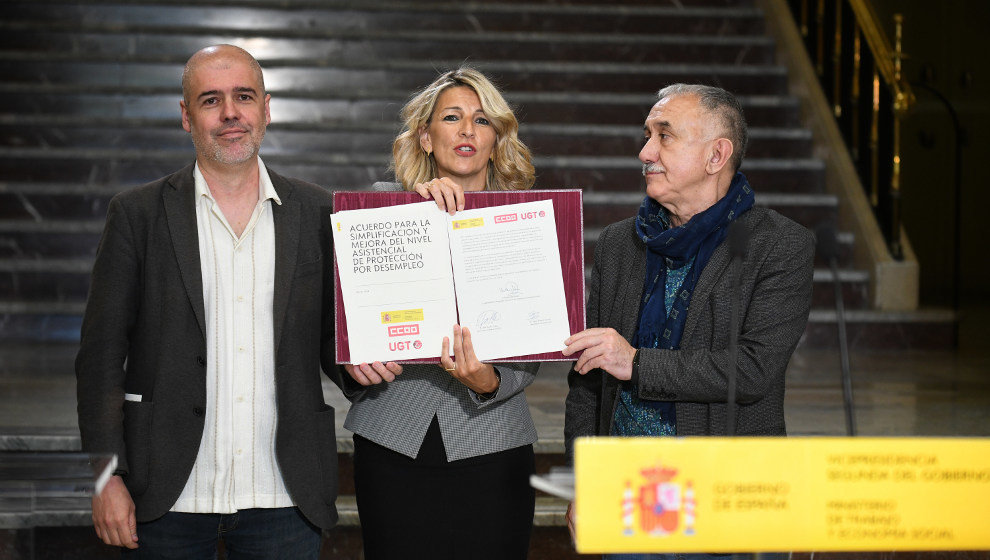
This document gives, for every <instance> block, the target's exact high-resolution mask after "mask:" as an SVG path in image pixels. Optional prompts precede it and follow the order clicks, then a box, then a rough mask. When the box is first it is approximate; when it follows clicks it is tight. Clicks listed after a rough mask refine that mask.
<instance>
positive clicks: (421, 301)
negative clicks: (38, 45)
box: [331, 201, 563, 364]
mask: <svg viewBox="0 0 990 560" xmlns="http://www.w3.org/2000/svg"><path fill="white" fill-rule="evenodd" d="M448 217H449V216H448V215H447V214H445V213H444V212H441V211H440V210H439V209H438V208H437V205H436V202H433V201H428V202H421V203H415V204H405V205H399V206H389V207H385V208H368V209H361V210H346V211H343V212H338V213H336V214H333V215H332V216H331V218H332V220H333V235H334V239H333V241H334V252H335V253H336V256H337V271H338V274H339V277H340V284H341V292H342V293H343V298H344V302H343V303H344V314H345V317H346V319H347V333H348V339H349V345H350V361H351V363H355V364H359V363H365V362H367V363H370V362H374V361H381V362H387V361H397V360H411V359H417V358H431V357H436V356H439V355H440V348H441V342H442V341H443V337H444V336H449V335H450V333H451V329H452V327H453V325H454V324H455V323H456V322H457V310H456V307H455V299H454V285H453V282H452V277H451V271H450V250H449V245H448V239H447V231H446V228H447V227H448V220H447V218H448ZM561 340H563V339H561Z"/></svg>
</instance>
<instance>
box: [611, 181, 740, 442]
mask: <svg viewBox="0 0 990 560" xmlns="http://www.w3.org/2000/svg"><path fill="white" fill-rule="evenodd" d="M754 200H755V196H754V194H753V189H752V188H750V186H749V182H748V181H747V180H746V176H745V175H743V174H742V173H739V172H736V175H735V176H734V177H733V178H732V183H731V184H730V185H729V191H728V193H726V195H725V196H724V197H722V198H721V199H719V201H718V202H716V203H715V204H714V205H713V206H711V207H710V208H708V209H707V210H705V211H704V212H701V213H699V214H695V215H694V216H692V217H691V219H690V220H689V221H688V222H687V223H686V224H683V225H681V226H677V227H670V221H669V218H668V216H667V211H666V209H664V208H663V207H662V206H660V204H659V203H658V202H656V201H655V200H653V199H652V198H650V197H646V199H645V200H643V204H642V205H641V206H640V208H639V215H638V216H636V232H637V233H638V234H639V237H640V239H642V240H643V243H645V244H646V247H647V252H646V279H645V283H644V285H643V298H642V300H641V301H640V313H639V326H638V328H637V329H636V335H635V336H634V337H633V347H635V348H661V349H668V350H676V349H678V348H680V344H681V335H682V334H683V332H684V324H685V322H686V320H687V310H688V305H689V304H690V303H691V294H692V293H693V292H694V288H695V286H696V285H697V284H698V278H699V277H700V276H701V272H702V271H703V270H704V269H705V265H706V264H708V260H709V259H710V258H711V256H712V254H713V253H714V252H715V249H716V248H717V247H718V246H719V245H720V244H721V243H722V242H723V241H724V240H725V238H726V236H727V235H728V234H729V224H731V223H732V221H733V220H735V219H736V218H738V217H739V216H740V215H742V214H743V213H744V212H746V211H747V210H749V209H750V208H752V206H753V202H754ZM684 267H688V269H687V270H686V271H683V268H684ZM668 273H670V274H671V275H672V276H674V275H676V276H683V280H682V282H681V283H680V287H679V288H678V289H677V292H676V294H673V296H674V297H673V301H672V303H671V305H670V306H669V311H668V306H667V305H666V304H665V299H666V298H665V297H663V296H664V295H665V289H666V287H667V275H668ZM675 283H676V282H675ZM657 295H659V296H661V297H654V296H657ZM629 385H630V384H629V383H624V384H623V391H622V392H623V395H622V400H623V404H624V405H625V409H626V410H622V408H623V406H622V405H620V408H619V409H617V410H616V421H617V424H624V425H623V426H618V425H617V426H616V428H617V429H616V430H615V432H616V433H617V435H632V434H631V433H629V432H628V430H629V429H632V430H633V431H635V432H641V431H644V430H645V431H647V432H651V431H652V430H653V428H650V427H649V424H651V423H652V422H644V421H643V420H646V418H641V419H640V420H637V419H636V417H637V416H641V414H637V410H636V409H637V408H640V407H643V406H646V407H648V408H650V409H653V410H652V411H649V410H641V411H639V412H642V413H647V414H651V415H654V416H655V417H657V418H661V419H662V424H663V426H659V427H658V428H657V429H659V430H660V431H661V432H672V431H673V430H674V426H675V425H676V418H675V416H674V406H673V403H670V402H659V401H640V400H639V399H638V398H636V394H637V393H638V390H637V389H636V388H633V387H631V386H629ZM627 413H629V414H631V416H630V417H625V415H626V414H627ZM628 424H638V425H639V426H631V425H628ZM644 424H646V425H644ZM664 426H666V428H664ZM642 435H660V434H653V433H644V434H642Z"/></svg>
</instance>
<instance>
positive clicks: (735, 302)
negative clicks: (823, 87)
mask: <svg viewBox="0 0 990 560" xmlns="http://www.w3.org/2000/svg"><path fill="white" fill-rule="evenodd" d="M658 97H659V100H658V101H657V103H656V105H654V106H653V108H652V110H651V111H650V114H649V116H648V117H647V119H646V123H645V126H644V132H645V145H644V146H643V149H642V151H640V154H639V158H640V160H641V161H642V162H643V174H644V176H645V178H646V195H647V196H646V198H645V199H644V201H643V205H642V207H641V208H640V211H639V214H638V216H636V217H632V218H628V219H626V220H623V221H621V222H617V223H615V224H612V225H610V226H608V227H607V228H605V230H604V231H603V232H602V234H601V237H600V238H599V240H598V244H597V246H596V249H595V264H594V269H593V272H592V276H591V279H590V281H589V292H590V293H589V301H588V306H587V324H588V327H589V328H588V329H587V330H585V331H582V332H580V333H578V334H575V335H573V336H571V337H570V338H568V339H567V341H566V344H567V345H568V346H567V349H566V350H565V351H564V353H565V354H567V355H573V354H578V353H580V356H579V358H578V360H577V361H576V362H575V363H574V366H573V368H572V370H571V372H570V374H569V376H568V385H569V387H570V390H569V392H568V395H567V406H566V417H565V429H564V431H565V438H566V446H567V453H568V456H571V457H572V456H573V455H572V453H573V444H574V439H575V438H577V437H581V436H592V435H630V436H634V435H645V436H664V435H681V436H700V435H725V431H726V424H727V422H726V420H727V418H726V414H727V409H729V410H731V409H732V408H734V409H735V415H734V418H733V419H734V425H735V426H736V435H749V436H752V435H768V436H769V435H780V436H782V435H785V428H784V371H785V369H786V367H787V362H788V360H789V359H790V356H791V353H792V352H793V351H794V348H795V346H796V345H797V343H798V340H799V339H800V338H801V335H802V333H803V332H804V329H805V325H806V324H807V320H808V312H809V310H810V307H811V288H812V272H813V264H812V260H813V256H814V245H813V238H812V235H811V233H810V232H809V231H808V230H807V229H805V228H804V227H801V226H800V225H798V224H796V223H794V222H792V221H791V220H789V219H787V218H785V217H783V216H781V215H779V214H778V213H776V212H774V211H772V210H768V209H766V208H761V207H754V206H753V191H752V189H751V188H750V186H749V184H748V182H747V181H746V178H745V176H744V175H743V174H742V173H739V172H738V168H739V165H740V163H741V162H742V156H743V154H744V152H745V148H746V140H747V137H746V122H745V120H744V118H743V114H742V109H741V107H740V106H739V103H738V101H737V100H736V99H735V97H734V96H733V95H732V94H730V93H728V92H726V91H725V90H722V89H719V88H714V87H708V86H697V85H684V84H675V85H673V86H669V87H667V88H664V89H662V90H660V92H659V93H658ZM730 225H731V226H733V229H734V231H740V232H741V233H739V234H734V235H735V236H736V237H735V239H733V240H731V241H732V242H741V243H739V244H745V246H744V251H733V252H734V253H736V254H737V255H739V254H740V253H742V252H744V253H745V257H744V258H740V259H739V262H737V263H735V264H733V260H734V259H733V258H732V255H731V254H730V247H729V246H730V244H732V243H730V239H729V236H728V230H729V227H730ZM736 286H738V287H736ZM732 306H736V310H737V311H738V313H739V315H738V317H739V321H738V325H739V326H738V328H737V329H736V332H730V314H731V312H732V309H731V308H732ZM732 336H737V337H738V339H737V340H738V353H737V356H736V357H735V360H734V361H732V358H731V356H730V352H729V343H730V337H732ZM733 368H734V369H735V371H736V372H737V376H738V385H737V389H736V404H735V405H734V406H733V407H729V406H728V405H727V400H728V386H729V372H730V371H732V370H733ZM568 513H569V515H568V518H569V523H571V524H572V523H573V519H572V516H571V515H570V510H569V511H568Z"/></svg>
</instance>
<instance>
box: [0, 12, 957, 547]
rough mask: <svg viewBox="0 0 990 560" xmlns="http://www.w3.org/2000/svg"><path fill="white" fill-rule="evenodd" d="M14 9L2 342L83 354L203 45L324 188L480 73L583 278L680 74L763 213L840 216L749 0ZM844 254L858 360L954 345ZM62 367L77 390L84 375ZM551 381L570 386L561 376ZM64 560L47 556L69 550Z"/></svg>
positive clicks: (632, 198)
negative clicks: (118, 238) (505, 108)
mask: <svg viewBox="0 0 990 560" xmlns="http://www.w3.org/2000/svg"><path fill="white" fill-rule="evenodd" d="M2 10H3V17H2V18H0V76H3V79H2V81H0V343H5V344H13V345H15V346H20V347H25V348H34V347H35V346H33V345H35V344H39V343H54V344H56V345H57V347H59V348H63V350H62V351H63V352H71V350H64V348H71V346H72V344H73V343H74V342H75V341H77V340H78V332H79V325H80V321H81V315H82V312H83V309H84V305H85V297H86V292H87V289H88V283H89V272H90V269H91V266H92V261H93V257H94V254H95V249H96V245H97V243H98V241H99V237H100V233H101V231H102V228H103V221H104V216H105V213H106V208H107V203H108V201H109V200H110V198H111V197H112V196H113V195H114V194H116V193H117V192H120V191H122V190H125V189H128V188H131V187H133V186H135V185H138V184H142V183H144V182H147V181H151V180H153V179H156V178H158V177H160V176H162V175H164V174H166V173H169V172H171V171H173V170H175V169H177V168H179V167H180V166H182V165H184V164H186V163H188V162H189V161H191V160H192V158H193V150H192V145H191V142H190V141H189V138H188V135H187V134H186V133H185V132H184V131H182V129H181V126H180V122H179V106H178V101H179V98H180V95H181V92H180V87H179V77H180V74H181V71H182V66H183V64H184V62H185V60H186V59H187V58H188V56H189V55H190V54H191V53H192V52H194V51H196V50H198V49H199V48H201V47H203V46H205V45H208V44H215V43H234V44H237V45H240V46H243V47H245V48H246V49H248V50H249V51H251V52H252V53H253V54H254V55H255V56H256V57H257V58H258V60H259V61H260V62H261V64H262V66H263V67H264V68H265V77H266V86H267V88H268V90H269V92H270V93H271V94H272V102H271V109H272V119H273V122H272V125H271V126H270V128H269V131H268V134H267V138H266V140H265V145H264V147H263V149H262V156H263V157H264V158H265V161H266V162H267V163H268V164H269V165H270V166H271V167H272V168H274V169H276V170H278V171H279V172H280V173H283V174H285V175H290V176H296V177H299V178H302V179H306V180H309V181H312V182H314V183H317V184H320V185H323V186H326V187H327V188H332V189H348V190H353V189H363V188H367V187H368V186H369V185H370V184H371V183H372V182H374V181H379V180H388V179H390V176H389V175H388V173H387V169H386V168H387V165H388V157H389V154H390V143H391V139H392V137H393V136H394V134H395V132H396V130H397V126H398V122H397V119H398V117H397V113H398V110H399V108H400V107H401V106H402V104H403V103H404V102H405V101H406V100H407V99H408V97H409V95H410V94H411V93H412V92H413V91H414V90H416V89H417V88H420V87H422V86H424V85H425V84H427V83H429V82H430V81H432V79H433V78H434V77H435V76H436V75H437V72H438V71H440V70H446V69H449V68H452V67H455V66H457V65H459V64H462V63H468V64H471V65H473V66H476V67H478V68H480V69H482V70H483V71H485V72H486V73H488V74H489V75H490V76H492V78H493V79H494V80H495V81H496V82H497V83H498V84H499V85H500V86H501V88H502V89H503V91H504V92H505V93H506V96H507V97H508V98H509V101H510V103H512V104H513V106H514V107H516V109H517V115H518V116H519V119H520V121H521V123H522V127H521V136H522V138H523V140H524V141H525V142H527V144H528V145H529V146H530V147H531V148H532V150H533V153H534V154H535V156H536V159H535V164H536V168H537V183H536V188H581V189H583V190H584V199H585V208H584V215H585V254H586V256H587V258H588V264H589V265H590V259H591V256H592V255H593V249H594V244H595V240H596V239H597V237H598V233H599V232H600V231H601V228H603V227H604V226H605V225H607V224H608V223H610V222H613V221H615V220H618V219H621V218H624V217H626V216H629V215H631V214H633V213H634V212H635V210H636V208H637V206H638V204H639V203H640V201H641V200H642V196H643V193H642V186H643V181H642V176H641V174H640V165H639V162H638V161H637V159H636V154H637V153H638V151H639V148H640V143H641V137H642V123H643V119H644V117H645V116H646V114H647V112H648V110H649V108H650V106H651V105H652V104H653V101H654V99H655V97H654V93H653V92H655V91H656V90H657V89H659V88H660V87H662V86H663V85H666V84H668V83H672V82H676V81H687V82H704V83H711V84H718V85H721V86H723V87H726V88H727V89H730V90H732V91H734V92H736V93H737V94H738V95H739V96H740V99H741V102H742V104H743V107H744V109H745V112H746V115H747V119H748V121H749V123H750V131H751V144H750V149H749V153H748V157H747V159H746V160H745V162H744V164H743V169H742V170H743V171H744V172H745V173H746V174H747V175H748V177H749V179H750V182H751V183H752V184H753V185H754V187H755V189H756V191H757V204H760V205H764V206H769V207H772V208H775V209H777V210H778V211H780V212H782V213H784V214H785V215H788V216H790V217H791V218H793V219H795V220H796V221H798V222H799V223H801V224H803V225H805V226H807V227H808V228H810V229H814V228H815V227H816V226H818V225H819V224H822V223H826V222H834V221H835V219H836V215H837V212H838V211H839V210H838V209H839V207H840V204H839V200H838V198H837V195H836V194H833V193H830V192H827V190H826V187H825V180H824V174H825V165H824V164H823V162H822V161H821V159H819V158H818V157H816V155H815V150H814V147H813V146H814V143H813V140H814V139H813V138H812V133H811V131H810V129H809V127H807V126H806V123H804V122H802V117H801V113H800V111H799V103H798V100H797V98H796V96H795V94H794V93H792V92H791V91H790V90H789V86H788V80H787V69H786V68H785V67H784V66H781V65H779V64H778V63H777V62H776V61H775V55H774V47H775V42H774V38H773V37H771V36H770V35H769V34H768V33H767V26H766V24H765V21H764V13H763V12H762V11H761V10H760V9H759V8H757V7H756V6H755V5H754V3H753V2H752V1H751V0H616V1H612V2H609V1H606V0H597V1H596V0H543V1H538V0H528V1H527V0H497V1H490V2H454V1H452V0H428V1H412V0H381V1H371V0H364V1H357V0H236V1H235V0H204V1H199V2H193V1H192V0H76V1H59V0H9V1H6V2H4V5H3V8H2ZM839 242H840V264H839V279H840V280H841V281H842V286H843V294H844V296H845V306H846V309H847V310H849V316H850V320H851V323H850V325H849V334H850V338H851V345H852V347H853V348H854V349H875V348H908V347H916V348H917V347H929V348H942V349H944V348H949V347H951V345H952V344H953V342H954V335H953V324H952V318H951V316H948V317H947V316H946V314H944V313H938V312H934V313H884V312H879V311H875V310H874V309H872V304H871V294H870V285H871V284H870V281H871V279H870V273H869V272H868V271H866V270H863V269H860V268H857V267H856V266H855V265H854V264H853V260H852V258H851V255H852V253H853V247H854V245H855V244H856V243H861V242H862V240H860V239H856V238H855V236H854V235H852V234H851V233H849V232H840V234H839ZM833 280H834V278H833V275H832V273H831V272H830V271H829V269H828V267H827V266H826V263H823V262H817V263H816V271H815V287H814V310H813V312H812V316H811V321H810V322H809V326H808V329H807V331H806V333H805V337H804V339H803V340H802V343H801V347H802V348H805V349H809V348H810V349H820V348H829V347H832V346H834V345H835V337H836V334H835V316H834V312H833V311H831V310H832V298H833V292H832V290H833V285H832V281H833ZM38 348H46V346H38ZM42 351H43V350H42ZM58 363H59V364H60V365H59V366H57V367H62V368H64V367H69V368H71V360H62V361H61V362H58ZM62 374H63V377H64V382H71V378H72V376H71V369H70V371H66V372H62ZM547 379H548V380H549V379H555V380H556V382H557V383H558V384H559V383H560V382H561V376H560V372H557V376H556V377H548V378H547ZM328 394H329V393H328ZM550 394H551V395H552V396H553V399H555V400H553V402H548V404H547V409H548V410H551V411H553V412H552V414H562V412H561V411H562V407H563V403H562V393H561V391H560V390H559V387H558V390H557V392H551V393H550ZM328 398H329V397H328ZM554 422H555V421H554ZM554 422H551V423H550V424H551V425H553V426H555V428H554V430H559V428H560V424H559V423H554ZM538 424H539V422H538ZM3 429H4V430H7V433H3V434H0V450H11V449H34V450H43V451H67V450H73V449H77V448H78V439H77V435H76V434H73V433H72V430H73V429H74V425H73V424H69V427H67V428H63V429H62V431H58V430H56V431H55V432H54V433H52V432H46V431H45V430H42V429H37V428H36V427H35V428H33V427H32V426H22V427H21V429H22V433H11V432H10V430H9V428H8V427H3ZM561 437H562V433H558V432H557V431H554V432H552V433H543V432H541V434H540V443H539V444H538V452H539V453H540V458H539V463H538V464H539V467H540V469H542V470H544V471H545V470H546V469H547V468H549V466H551V465H554V464H559V463H561V462H562V457H561V452H562V441H561ZM12 442H13V443H12ZM16 442H21V443H16ZM24 442H28V443H24ZM338 451H339V455H340V458H341V465H342V474H341V488H342V491H343V493H344V494H345V496H344V497H342V501H341V502H340V503H341V508H342V512H343V513H344V514H345V515H343V516H342V519H343V521H344V524H343V527H342V528H341V529H340V530H339V531H338V534H337V536H336V537H335V538H336V539H337V540H338V541H339V542H342V543H352V545H353V546H351V548H346V546H344V545H342V546H344V548H342V549H341V550H340V551H336V552H334V551H330V552H328V551H326V550H325V551H324V557H326V558H351V557H357V556H354V554H357V553H356V552H355V551H356V550H359V548H360V538H359V532H357V529H356V514H355V512H354V509H353V507H351V508H350V509H348V507H349V506H348V504H352V502H351V501H348V500H349V498H347V497H346V494H348V493H349V490H348V488H352V484H351V483H350V481H349V477H350V475H349V471H348V470H347V469H348V465H349V464H350V463H349V461H350V455H349V453H350V448H349V438H347V437H342V438H341V439H340V440H339V441H338ZM540 507H541V509H540V510H539V512H540V513H539V514H538V516H537V522H536V523H537V533H536V534H537V535H544V536H545V537H546V538H541V539H534V541H539V544H536V545H534V546H537V547H539V546H543V547H550V548H553V547H555V546H558V545H559V544H560V543H564V546H563V547H562V548H559V549H553V551H550V552H548V551H547V550H550V548H548V549H546V550H544V549H540V550H542V552H540V551H537V552H534V554H533V555H531V557H533V558H568V557H574V555H573V553H572V552H570V549H569V546H568V545H567V537H566V533H565V532H564V529H563V528H562V517H561V516H562V511H563V509H562V506H561V504H560V502H554V501H552V500H549V499H548V498H546V497H543V498H541V506H540ZM87 515H88V514H87V513H86V511H85V508H84V507H83V508H82V509H77V510H75V511H73V512H66V513H65V514H64V515H63V516H62V517H60V519H61V520H62V521H61V522H59V523H58V524H59V525H62V526H74V525H80V524H82V525H85V524H87V523H88V518H87ZM73 516H75V517H73ZM83 529H84V528H83ZM73 530H74V529H73ZM83 533H85V531H81V533H80V534H83ZM61 534H63V535H68V536H67V537H66V538H68V539H69V541H70V542H71V543H75V544H72V545H69V546H68V547H67V548H71V547H73V546H81V545H80V544H79V541H73V540H72V537H71V535H72V534H75V533H72V530H70V529H65V530H64V531H63V532H62V533H61ZM355 534H357V536H355ZM18 535H19V536H18ZM18 535H15V536H14V537H13V538H15V539H20V538H24V537H23V535H20V534H18ZM89 535H91V532H90V533H89ZM3 539H4V535H3V533H0V551H2V550H3V548H2V547H3ZM355 539H356V541H355ZM354 542H356V543H357V544H356V545H355V544H353V543H354ZM87 546H90V545H87ZM91 548H92V547H91ZM83 549H84V548H80V550H83ZM86 550H89V549H86ZM534 550H536V549H534ZM107 552H108V551H103V552H101V554H105V553H107ZM61 554H62V556H58V555H55V556H52V557H58V558H68V557H71V556H66V555H65V554H68V553H67V552H66V551H65V550H62V552H61ZM0 556H2V554H0ZM78 557H101V556H99V555H98V554H97V552H93V553H92V556H89V555H87V556H78Z"/></svg>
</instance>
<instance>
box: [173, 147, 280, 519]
mask: <svg viewBox="0 0 990 560" xmlns="http://www.w3.org/2000/svg"><path fill="white" fill-rule="evenodd" d="M193 176H194V178H195V181H196V224H197V229H198V233H199V256H200V268H201V270H202V274H203V303H204V304H205V305H204V307H205V310H206V343H207V347H206V354H207V366H206V414H205V416H206V418H205V420H206V425H205V427H204V429H203V439H202V441H201V442H200V446H199V453H198V454H197V456H196V463H195V464H194V465H193V470H192V473H191V474H190V475H189V479H188V480H187V481H186V486H185V488H183V490H182V494H180V495H179V499H178V500H177V501H176V502H175V505H174V506H172V511H181V512H189V513H233V512H235V511H237V510H239V509H248V508H271V507H289V506H292V505H293V503H292V499H291V498H290V497H289V494H288V492H287V491H286V489H285V484H284V482H283V481H282V473H281V470H280V469H279V466H278V462H277V460H276V458H275V426H276V421H277V414H276V413H277V409H276V401H275V356H274V347H275V345H274V327H273V319H272V313H273V311H272V309H273V308H272V306H273V301H274V294H275V222H274V220H273V218H272V203H273V202H274V203H275V204H281V203H282V201H281V200H280V199H279V197H278V194H277V193H276V192H275V188H274V187H273V186H272V182H271V178H270V177H269V176H268V171H267V169H266V168H265V164H264V163H263V162H262V161H261V158H258V176H259V185H258V192H259V199H258V204H257V205H256V206H255V208H254V213H253V214H252V215H251V219H250V220H249V221H248V224H247V226H246V227H245V228H244V231H243V232H242V234H241V236H240V238H237V237H236V236H235V234H234V230H233V229H232V228H231V227H230V224H229V223H228V222H227V219H226V218H225V217H224V215H223V212H221V210H220V206H219V204H217V201H216V199H214V198H213V195H212V194H211V193H210V189H209V188H208V186H207V184H206V180H205V179H204V177H203V174H202V172H201V171H200V169H199V164H197V165H196V168H195V171H194V172H193Z"/></svg>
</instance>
